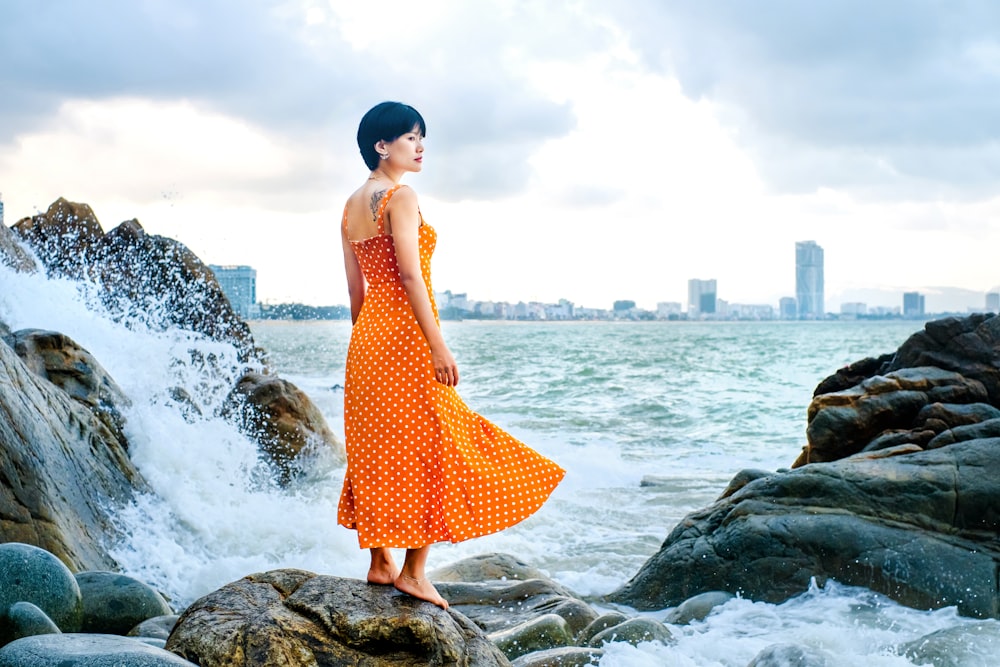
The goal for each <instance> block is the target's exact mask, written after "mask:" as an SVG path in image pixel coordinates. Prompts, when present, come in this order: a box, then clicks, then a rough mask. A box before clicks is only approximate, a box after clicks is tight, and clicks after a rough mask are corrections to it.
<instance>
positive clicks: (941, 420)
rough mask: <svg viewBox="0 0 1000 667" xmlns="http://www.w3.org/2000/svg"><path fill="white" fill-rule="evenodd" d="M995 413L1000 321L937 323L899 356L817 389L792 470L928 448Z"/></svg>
mask: <svg viewBox="0 0 1000 667" xmlns="http://www.w3.org/2000/svg"><path fill="white" fill-rule="evenodd" d="M963 406H969V407H963ZM998 409H1000V316H996V315H989V314H975V315H969V316H968V317H964V318H945V319H942V320H935V321H932V322H928V323H927V324H926V325H925V326H924V330H923V331H919V332H917V333H915V334H913V335H912V336H910V337H909V338H908V339H907V340H906V342H904V343H903V344H902V345H901V346H900V347H899V349H898V350H897V351H896V352H895V354H887V355H882V356H881V357H878V358H869V359H863V360H861V361H859V362H856V363H854V364H851V365H850V366H847V367H845V368H842V369H840V370H839V371H837V372H836V373H835V374H833V375H831V376H830V377H828V378H826V379H824V380H823V381H822V382H820V383H819V385H818V386H817V387H816V391H815V393H814V396H813V401H812V403H811V404H810V406H809V410H808V428H807V430H806V435H807V437H808V445H807V446H806V448H805V450H804V451H803V452H802V455H801V456H800V457H799V459H798V460H797V461H796V462H795V464H794V465H795V467H798V466H801V465H805V464H808V463H818V462H823V461H835V460H837V459H841V458H844V457H846V456H851V455H852V454H856V453H857V452H860V451H865V450H867V451H875V450H879V449H885V448H888V447H896V446H899V445H904V444H909V445H916V446H917V447H918V448H921V449H922V448H926V447H928V446H929V445H930V442H931V441H932V440H935V439H936V438H938V436H940V435H941V434H942V433H943V432H945V431H947V430H949V429H952V428H955V427H962V426H966V425H969V424H973V423H979V422H983V421H986V420H989V419H992V418H995V417H996V416H997V414H996V411H997V410H998ZM940 444H941V443H940V442H937V443H936V444H935V446H940Z"/></svg>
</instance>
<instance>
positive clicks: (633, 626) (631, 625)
mask: <svg viewBox="0 0 1000 667" xmlns="http://www.w3.org/2000/svg"><path fill="white" fill-rule="evenodd" d="M673 638H674V637H673V635H672V634H670V630H668V629H667V627H666V626H665V625H663V623H660V622H659V621H655V620H653V619H651V618H645V617H643V616H639V617H637V618H630V619H629V620H627V621H625V622H623V623H619V624H618V625H614V626H612V627H610V628H607V629H606V630H601V631H600V632H598V633H597V634H596V635H594V636H593V637H591V638H590V642H589V644H590V645H591V646H596V647H600V646H603V645H605V644H610V643H611V642H628V643H629V644H632V645H633V646H635V645H636V644H639V643H641V642H660V643H662V644H667V643H669V642H671V641H673Z"/></svg>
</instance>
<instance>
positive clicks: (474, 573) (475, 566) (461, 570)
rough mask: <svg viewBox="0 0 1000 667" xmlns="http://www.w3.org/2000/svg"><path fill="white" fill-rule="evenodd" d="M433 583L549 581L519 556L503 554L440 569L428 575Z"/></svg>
mask: <svg viewBox="0 0 1000 667" xmlns="http://www.w3.org/2000/svg"><path fill="white" fill-rule="evenodd" d="M427 576H428V577H430V578H431V580H432V581H435V582H438V581H452V582H475V581H511V580H519V581H524V580H526V579H547V578H548V577H546V576H545V574H543V573H542V571H541V570H539V569H538V568H536V567H533V566H531V565H528V564H527V563H525V562H524V561H523V560H521V559H520V558H518V557H517V556H512V555H510V554H502V553H491V554H480V555H479V556H472V557H470V558H464V559H462V560H460V561H458V562H455V563H452V564H450V565H446V566H444V567H441V568H438V569H436V570H434V571H433V572H431V573H429V574H428V575H427Z"/></svg>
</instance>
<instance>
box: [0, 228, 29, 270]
mask: <svg viewBox="0 0 1000 667" xmlns="http://www.w3.org/2000/svg"><path fill="white" fill-rule="evenodd" d="M0 264H6V265H7V266H9V267H11V268H12V269H14V270H15V271H18V272H21V273H32V272H34V271H36V270H37V269H38V267H37V265H36V264H35V260H34V259H32V258H31V255H29V254H28V253H27V251H25V249H24V247H23V246H22V245H21V242H20V241H19V240H18V239H17V237H16V236H15V235H14V233H13V232H11V230H10V228H9V227H7V225H0Z"/></svg>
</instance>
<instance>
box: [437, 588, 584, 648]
mask: <svg viewBox="0 0 1000 667" xmlns="http://www.w3.org/2000/svg"><path fill="white" fill-rule="evenodd" d="M435 586H436V587H437V589H438V592H440V593H441V595H442V596H444V598H445V599H446V600H448V603H449V604H450V605H451V607H452V608H453V609H455V610H456V611H459V612H461V613H462V614H464V615H465V616H467V617H469V618H470V619H472V621H474V622H475V623H476V624H477V625H479V627H481V628H483V629H484V630H486V631H487V632H497V631H499V630H502V629H506V628H510V627H513V626H516V625H521V624H522V623H527V622H529V621H531V620H533V619H535V618H537V617H539V616H542V615H545V614H556V615H558V616H561V617H562V618H563V619H564V620H565V621H566V623H567V624H568V626H569V629H570V634H571V635H576V634H577V633H579V632H581V631H582V630H583V629H584V628H585V627H587V625H589V624H590V623H591V622H592V621H593V620H594V619H596V618H597V616H598V614H597V612H596V611H594V609H593V607H591V606H590V605H588V604H587V603H585V602H583V601H582V600H580V599H579V598H577V597H576V596H575V595H574V594H573V593H572V592H571V591H570V590H569V589H567V588H565V587H564V586H560V585H559V584H557V583H555V582H554V581H551V580H548V579H528V580H527V581H485V582H468V583H449V582H435Z"/></svg>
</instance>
